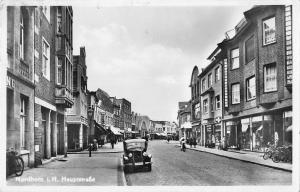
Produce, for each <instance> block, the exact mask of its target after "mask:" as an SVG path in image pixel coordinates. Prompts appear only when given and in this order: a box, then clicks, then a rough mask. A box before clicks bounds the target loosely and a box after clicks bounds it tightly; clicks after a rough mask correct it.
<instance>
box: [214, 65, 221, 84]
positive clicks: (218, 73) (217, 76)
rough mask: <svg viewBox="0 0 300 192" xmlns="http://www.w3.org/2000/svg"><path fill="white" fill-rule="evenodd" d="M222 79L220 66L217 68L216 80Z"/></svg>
mask: <svg viewBox="0 0 300 192" xmlns="http://www.w3.org/2000/svg"><path fill="white" fill-rule="evenodd" d="M219 80H220V67H217V68H216V69H215V81H216V82H217V81H219Z"/></svg>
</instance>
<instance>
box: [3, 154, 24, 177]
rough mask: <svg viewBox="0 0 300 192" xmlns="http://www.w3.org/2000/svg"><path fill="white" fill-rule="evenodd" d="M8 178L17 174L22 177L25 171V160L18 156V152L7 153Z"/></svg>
mask: <svg viewBox="0 0 300 192" xmlns="http://www.w3.org/2000/svg"><path fill="white" fill-rule="evenodd" d="M6 168H7V171H6V176H8V175H10V174H12V173H15V174H16V176H21V175H22V174H23V171H24V160H23V158H22V157H21V156H20V155H18V152H17V151H14V150H12V149H10V150H7V152H6Z"/></svg>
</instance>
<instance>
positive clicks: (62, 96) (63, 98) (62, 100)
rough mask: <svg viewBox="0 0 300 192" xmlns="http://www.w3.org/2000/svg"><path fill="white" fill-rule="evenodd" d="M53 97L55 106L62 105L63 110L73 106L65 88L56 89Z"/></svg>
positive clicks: (68, 92) (71, 98)
mask: <svg viewBox="0 0 300 192" xmlns="http://www.w3.org/2000/svg"><path fill="white" fill-rule="evenodd" d="M55 97H56V98H55V101H56V104H58V105H64V107H65V108H70V107H72V105H73V104H74V98H73V96H72V94H71V92H70V91H69V90H68V89H67V88H66V87H56V88H55Z"/></svg>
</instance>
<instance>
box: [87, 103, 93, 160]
mask: <svg viewBox="0 0 300 192" xmlns="http://www.w3.org/2000/svg"><path fill="white" fill-rule="evenodd" d="M93 113H94V110H93V109H92V108H90V109H89V110H88V117H89V119H90V131H89V157H91V156H92V146H91V143H92V142H91V137H92V134H91V129H92V117H93Z"/></svg>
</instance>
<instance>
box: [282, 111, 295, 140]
mask: <svg viewBox="0 0 300 192" xmlns="http://www.w3.org/2000/svg"><path fill="white" fill-rule="evenodd" d="M283 115H284V145H292V143H293V135H292V131H293V127H292V126H293V121H292V111H286V112H284V114H283Z"/></svg>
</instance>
